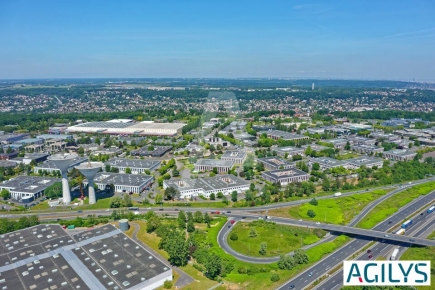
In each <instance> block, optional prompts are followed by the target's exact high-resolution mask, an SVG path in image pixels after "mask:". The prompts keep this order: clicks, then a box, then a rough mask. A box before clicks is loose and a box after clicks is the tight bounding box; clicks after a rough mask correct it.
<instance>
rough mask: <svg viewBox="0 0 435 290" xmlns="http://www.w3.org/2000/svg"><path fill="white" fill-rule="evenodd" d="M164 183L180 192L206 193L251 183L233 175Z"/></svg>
mask: <svg viewBox="0 0 435 290" xmlns="http://www.w3.org/2000/svg"><path fill="white" fill-rule="evenodd" d="M164 183H165V184H166V185H167V186H168V187H174V188H177V189H178V190H180V191H183V190H192V189H203V190H204V191H210V190H224V189H226V188H228V187H232V186H249V183H248V182H247V181H246V180H244V179H242V178H239V177H236V176H234V175H232V174H225V175H217V176H214V177H203V178H197V179H190V178H182V179H176V180H175V179H174V180H165V181H164Z"/></svg>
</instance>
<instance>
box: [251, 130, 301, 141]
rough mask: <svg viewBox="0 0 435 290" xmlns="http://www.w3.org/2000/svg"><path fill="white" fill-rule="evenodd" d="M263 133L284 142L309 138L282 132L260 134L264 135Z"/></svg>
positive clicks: (273, 131)
mask: <svg viewBox="0 0 435 290" xmlns="http://www.w3.org/2000/svg"><path fill="white" fill-rule="evenodd" d="M263 133H266V134H267V135H271V136H274V137H279V138H282V139H284V140H292V139H301V138H308V137H307V136H305V135H300V134H294V133H289V132H285V131H280V130H269V131H263V132H260V134H263Z"/></svg>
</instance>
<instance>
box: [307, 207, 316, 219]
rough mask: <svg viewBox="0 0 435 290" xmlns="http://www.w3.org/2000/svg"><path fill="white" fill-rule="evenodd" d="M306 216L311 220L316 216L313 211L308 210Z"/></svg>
mask: <svg viewBox="0 0 435 290" xmlns="http://www.w3.org/2000/svg"><path fill="white" fill-rule="evenodd" d="M307 216H309V217H310V218H313V217H315V216H316V213H315V212H314V210H312V209H309V210H308V211H307Z"/></svg>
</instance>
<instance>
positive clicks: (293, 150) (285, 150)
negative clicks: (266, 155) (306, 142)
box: [272, 146, 305, 158]
mask: <svg viewBox="0 0 435 290" xmlns="http://www.w3.org/2000/svg"><path fill="white" fill-rule="evenodd" d="M272 151H273V152H276V155H278V156H280V157H285V155H286V154H287V158H291V157H293V156H295V155H303V154H304V152H305V149H303V148H297V147H293V146H286V147H275V148H272Z"/></svg>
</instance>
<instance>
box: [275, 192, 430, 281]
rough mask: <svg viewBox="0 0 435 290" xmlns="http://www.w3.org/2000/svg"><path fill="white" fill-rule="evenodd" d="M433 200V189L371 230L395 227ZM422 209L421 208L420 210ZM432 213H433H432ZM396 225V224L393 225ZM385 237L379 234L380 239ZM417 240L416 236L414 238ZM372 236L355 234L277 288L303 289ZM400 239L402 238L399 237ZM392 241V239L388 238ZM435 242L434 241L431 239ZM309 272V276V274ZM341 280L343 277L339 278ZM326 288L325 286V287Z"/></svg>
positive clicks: (420, 219) (349, 255) (363, 245)
mask: <svg viewBox="0 0 435 290" xmlns="http://www.w3.org/2000/svg"><path fill="white" fill-rule="evenodd" d="M434 200H435V191H433V192H431V193H429V194H427V195H425V196H423V197H420V198H418V199H416V200H415V201H413V202H411V203H409V204H408V205H406V206H404V207H402V208H401V209H400V210H399V211H398V212H397V213H396V214H394V215H392V216H391V217H389V218H388V219H387V220H385V221H383V222H381V223H379V224H378V225H376V226H375V227H374V228H373V230H374V231H379V232H384V233H385V232H387V231H388V230H389V229H390V228H392V227H394V228H397V227H398V226H400V224H402V222H403V221H404V220H405V219H406V218H408V217H409V216H411V215H412V214H413V213H417V212H418V211H419V210H420V208H425V210H424V211H426V209H427V208H429V207H430V206H431V205H432V203H433V201H434ZM422 211H423V210H422ZM432 214H433V213H432ZM424 216H425V215H423V216H420V215H419V216H417V217H416V218H414V219H413V224H412V226H411V227H410V229H411V228H413V227H417V225H418V223H419V222H421V221H422V220H424ZM395 225H396V226H395ZM388 235H390V236H396V235H393V234H388ZM402 238H404V239H405V242H406V239H408V240H409V237H408V238H406V237H405V236H402ZM383 239H385V238H384V237H382V236H381V238H380V240H383ZM414 239H415V240H417V238H414ZM373 240H374V239H373V238H368V237H364V236H357V239H355V240H352V241H351V242H350V243H348V244H346V245H345V246H343V247H341V248H340V249H338V250H337V251H335V252H334V253H332V254H330V255H329V256H327V257H326V258H324V259H322V260H321V261H319V262H318V263H316V264H315V265H313V266H311V267H310V268H309V269H307V270H306V271H304V272H303V273H301V274H299V275H298V276H296V277H294V278H293V279H291V280H289V281H288V282H286V283H285V284H284V285H283V286H281V287H280V288H278V289H289V286H290V285H292V284H293V285H294V289H304V288H305V287H307V286H309V285H310V284H312V283H313V282H314V281H316V280H317V279H318V278H319V277H321V276H323V275H324V274H325V273H327V272H328V271H329V270H330V269H333V268H334V267H336V266H337V265H339V264H340V263H341V262H342V261H344V260H347V259H349V258H350V257H351V256H352V255H354V253H356V252H358V251H359V250H360V249H361V248H363V247H365V246H367V245H368V244H369V243H370V242H371V241H373ZM401 240H402V239H401ZM390 241H392V242H393V243H394V242H395V241H394V240H392V239H390ZM432 242H435V241H432ZM310 273H312V274H311V276H310ZM340 279H341V280H340V281H342V280H343V279H342V278H340ZM325 289H327V288H325Z"/></svg>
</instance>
